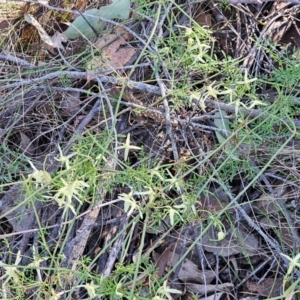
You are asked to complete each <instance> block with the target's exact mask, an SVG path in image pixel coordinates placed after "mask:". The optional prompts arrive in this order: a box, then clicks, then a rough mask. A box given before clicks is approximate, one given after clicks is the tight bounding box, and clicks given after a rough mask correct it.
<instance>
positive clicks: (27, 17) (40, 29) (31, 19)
mask: <svg viewBox="0 0 300 300" xmlns="http://www.w3.org/2000/svg"><path fill="white" fill-rule="evenodd" d="M24 19H25V20H26V21H27V22H28V23H29V24H31V25H33V26H34V27H35V28H36V29H37V31H38V33H39V35H40V37H41V40H42V41H43V42H44V43H45V44H47V45H49V46H50V47H53V48H55V47H56V46H55V44H54V43H53V41H52V39H51V37H50V36H49V35H48V33H47V32H46V31H45V29H44V28H43V27H42V26H41V24H40V23H39V22H38V21H37V20H36V19H35V18H34V17H33V16H31V15H28V14H24Z"/></svg>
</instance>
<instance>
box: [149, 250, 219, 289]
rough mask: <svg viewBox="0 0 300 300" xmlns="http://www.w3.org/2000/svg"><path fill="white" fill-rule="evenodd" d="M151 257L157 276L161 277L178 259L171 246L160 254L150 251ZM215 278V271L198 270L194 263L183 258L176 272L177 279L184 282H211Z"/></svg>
mask: <svg viewBox="0 0 300 300" xmlns="http://www.w3.org/2000/svg"><path fill="white" fill-rule="evenodd" d="M152 257H153V259H154V261H155V263H156V265H157V267H158V270H159V271H158V276H159V278H161V277H162V276H163V275H164V273H165V272H166V271H168V270H169V269H171V268H173V267H174V266H175V265H176V264H177V263H178V261H179V259H180V256H179V254H177V253H175V252H174V251H173V249H172V247H168V248H167V249H166V250H165V251H164V252H163V253H162V254H161V255H159V254H158V253H156V252H155V253H154V251H153V253H152ZM215 278H216V275H215V272H213V271H210V270H205V271H200V270H199V269H198V267H197V265H196V264H194V263H193V262H192V261H191V260H190V259H188V258H185V259H184V260H183V261H182V263H181V267H180V270H179V272H178V279H180V280H182V281H184V282H196V283H200V284H204V283H207V284H209V283H211V282H212V281H213V280H214V279H215Z"/></svg>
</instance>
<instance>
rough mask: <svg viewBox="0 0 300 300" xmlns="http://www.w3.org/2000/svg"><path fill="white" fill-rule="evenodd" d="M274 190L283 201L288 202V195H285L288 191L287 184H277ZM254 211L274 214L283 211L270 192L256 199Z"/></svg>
mask: <svg viewBox="0 0 300 300" xmlns="http://www.w3.org/2000/svg"><path fill="white" fill-rule="evenodd" d="M274 192H275V193H276V194H277V196H278V197H280V199H281V201H282V202H286V200H287V197H285V196H284V195H285V194H286V193H287V187H286V186H283V185H281V186H277V187H276V188H274ZM253 208H254V211H255V212H258V213H261V214H267V215H268V214H273V213H278V212H280V211H281V208H280V207H279V205H278V204H277V202H276V199H274V197H273V196H272V195H270V194H265V195H262V196H261V197H260V198H258V199H256V201H255V203H254V205H253Z"/></svg>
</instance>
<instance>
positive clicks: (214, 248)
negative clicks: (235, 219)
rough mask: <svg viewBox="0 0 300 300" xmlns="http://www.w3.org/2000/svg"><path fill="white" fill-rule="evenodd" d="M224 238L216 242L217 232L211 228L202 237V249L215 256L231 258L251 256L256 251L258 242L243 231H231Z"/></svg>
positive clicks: (251, 235)
mask: <svg viewBox="0 0 300 300" xmlns="http://www.w3.org/2000/svg"><path fill="white" fill-rule="evenodd" d="M229 232H230V233H228V234H227V235H226V237H225V238H224V239H223V240H221V241H217V240H216V237H217V232H214V229H213V228H212V227H210V228H209V230H208V231H207V232H206V233H205V234H204V236H203V237H202V246H203V249H204V250H206V251H208V252H212V253H213V254H215V255H220V256H225V257H227V256H231V255H234V254H238V253H244V254H245V255H248V256H252V255H255V254H256V251H257V250H258V240H257V239H256V237H255V236H254V235H253V234H250V233H247V232H246V231H244V230H243V229H241V228H240V229H237V228H236V229H233V230H231V231H229Z"/></svg>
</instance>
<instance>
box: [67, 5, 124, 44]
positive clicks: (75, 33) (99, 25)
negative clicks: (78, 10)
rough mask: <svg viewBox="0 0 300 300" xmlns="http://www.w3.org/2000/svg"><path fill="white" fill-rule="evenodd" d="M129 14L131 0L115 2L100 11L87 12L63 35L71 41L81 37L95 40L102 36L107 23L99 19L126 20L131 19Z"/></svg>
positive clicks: (91, 10)
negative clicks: (98, 35) (96, 37)
mask: <svg viewBox="0 0 300 300" xmlns="http://www.w3.org/2000/svg"><path fill="white" fill-rule="evenodd" d="M129 12H130V0H113V2H112V3H111V4H110V5H107V6H103V7H101V8H100V9H90V10H87V11H85V12H84V16H79V17H78V18H76V19H75V20H74V22H73V23H72V24H71V26H70V27H69V28H68V29H67V30H66V31H65V32H64V33H63V35H64V36H65V37H66V38H68V39H71V40H72V39H77V38H78V37H80V36H83V37H85V38H88V39H90V38H93V37H94V36H96V35H97V34H100V33H101V31H102V30H103V28H104V26H105V22H103V21H101V20H99V18H104V19H107V20H112V19H121V20H126V19H128V18H129ZM88 15H89V16H88Z"/></svg>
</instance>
